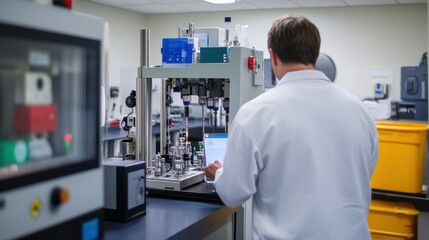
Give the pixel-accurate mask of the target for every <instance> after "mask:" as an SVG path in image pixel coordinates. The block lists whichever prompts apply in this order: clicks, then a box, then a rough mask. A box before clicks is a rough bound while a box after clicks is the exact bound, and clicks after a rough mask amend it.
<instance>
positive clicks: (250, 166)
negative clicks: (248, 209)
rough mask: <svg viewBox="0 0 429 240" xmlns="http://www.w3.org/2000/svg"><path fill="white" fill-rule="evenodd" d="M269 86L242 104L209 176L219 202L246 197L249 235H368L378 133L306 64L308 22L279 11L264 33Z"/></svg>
mask: <svg viewBox="0 0 429 240" xmlns="http://www.w3.org/2000/svg"><path fill="white" fill-rule="evenodd" d="M268 48H269V51H270V56H271V63H272V67H273V71H274V74H275V75H276V77H277V78H278V79H280V81H279V83H278V85H277V86H276V87H275V88H273V89H271V90H270V91H267V92H266V93H264V94H262V95H260V96H258V97H257V98H255V99H253V100H251V101H249V102H248V103H246V104H244V105H243V106H242V107H241V108H240V110H239V111H238V113H237V115H236V117H235V119H234V121H233V123H232V126H231V131H230V133H229V139H228V146H227V151H226V155H225V159H224V166H222V165H221V163H220V162H216V163H214V164H211V165H210V166H208V167H207V168H206V169H205V172H206V175H207V176H208V177H215V182H214V185H215V188H216V191H217V193H218V194H219V196H220V198H221V199H222V201H223V202H224V203H225V204H226V205H227V206H229V207H236V206H239V205H240V204H242V203H243V202H245V201H246V200H248V199H249V198H250V197H252V196H253V209H252V212H253V230H252V231H253V232H252V234H253V239H317V240H320V239H323V240H326V239H341V240H346V239H351V240H357V239H359V240H363V239H370V238H371V237H370V233H369V230H368V225H367V216H368V209H369V204H370V201H371V187H370V178H371V175H372V173H373V171H374V168H375V165H376V162H377V157H378V136H377V131H376V128H375V124H374V122H373V120H372V119H371V118H370V116H369V115H368V113H367V111H366V110H365V108H364V107H363V105H362V103H361V101H360V100H359V99H358V98H356V97H355V96H353V95H351V94H349V93H348V92H346V91H345V90H343V89H341V88H339V87H338V86H336V85H335V84H333V83H332V82H331V81H330V80H329V79H328V78H327V77H326V76H325V75H324V74H323V73H322V72H319V71H316V70H314V65H315V63H316V59H317V57H318V55H319V49H320V35H319V31H318V30H317V28H316V26H315V25H314V24H313V23H311V22H310V21H308V20H307V19H306V18H303V17H290V16H289V17H282V18H280V19H278V20H276V21H275V22H274V23H273V26H272V27H271V29H270V31H269V33H268Z"/></svg>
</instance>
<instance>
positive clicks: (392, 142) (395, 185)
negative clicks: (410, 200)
mask: <svg viewBox="0 0 429 240" xmlns="http://www.w3.org/2000/svg"><path fill="white" fill-rule="evenodd" d="M376 126H377V131H378V137H379V152H378V162H377V166H376V167H375V171H374V174H373V176H372V178H371V186H372V188H374V189H380V190H388V191H396V192H405V193H420V192H421V191H422V183H423V173H424V160H425V151H426V139H427V129H428V125H427V124H423V123H413V122H395V121H379V122H376Z"/></svg>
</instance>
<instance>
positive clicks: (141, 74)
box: [136, 30, 264, 238]
mask: <svg viewBox="0 0 429 240" xmlns="http://www.w3.org/2000/svg"><path fill="white" fill-rule="evenodd" d="M146 31H147V30H143V31H142V44H141V45H142V51H143V52H144V53H146V54H148V53H147V52H148V48H149V42H148V41H149V40H148V39H149V37H148V35H149V34H148V32H146ZM144 48H146V49H147V50H143V49H144ZM143 55H144V54H142V58H141V59H142V64H141V65H142V67H140V68H139V69H138V78H137V97H136V100H137V101H136V106H137V107H136V159H138V160H143V161H146V164H147V170H148V175H147V179H146V181H147V187H148V188H150V186H152V187H155V188H158V189H164V188H165V189H176V187H173V188H171V186H169V185H165V184H166V183H165V182H166V181H165V179H162V178H159V177H152V178H151V176H150V174H151V170H150V169H151V168H152V166H151V160H152V159H153V156H154V154H153V153H152V144H153V143H152V126H151V113H152V109H151V106H152V103H151V97H152V91H151V90H152V79H155V78H156V79H162V83H161V84H162V85H161V86H162V87H161V91H162V92H164V93H165V92H166V89H167V87H166V85H167V84H166V82H167V81H168V80H182V79H186V80H191V81H192V80H193V81H198V80H201V79H204V80H205V81H207V82H210V81H215V80H222V81H229V89H228V92H227V93H226V94H228V97H229V109H230V110H229V119H230V122H232V121H233V119H234V117H235V115H236V114H237V111H238V109H239V108H240V106H241V105H243V104H244V103H246V102H248V101H249V100H251V99H253V98H255V97H256V96H258V95H259V94H262V93H263V92H264V70H263V52H262V51H256V50H254V49H250V48H245V47H230V55H229V61H228V63H196V64H188V65H184V66H183V67H177V66H163V67H147V65H148V58H147V56H146V57H144V56H143ZM253 60H255V61H254V62H253V64H254V67H255V68H254V69H249V62H250V61H253ZM162 98H163V99H161V104H162V106H161V119H167V117H168V114H167V110H166V107H165V105H166V104H165V98H166V97H165V95H162ZM160 122H161V126H160V133H161V134H160V145H161V146H165V145H166V143H167V139H166V132H167V128H168V126H167V121H163V120H161V121H160ZM160 149H162V147H160ZM191 172H192V171H191ZM200 172H201V174H200V175H201V178H202V177H203V172H202V171H200ZM185 180H186V179H185ZM186 181H187V180H186ZM198 181H202V179H201V180H198ZM198 181H197V182H198ZM151 182H153V184H151ZM177 184H179V185H180V184H181V183H176V185H177ZM166 186H168V187H166ZM181 188H182V187H181V186H179V187H177V189H179V190H180V189H181ZM251 202H252V200H251V199H250V200H249V201H247V202H246V203H245V204H244V205H243V207H244V209H243V211H240V212H239V213H237V218H236V220H237V225H236V227H237V236H239V237H238V238H243V237H250V236H251Z"/></svg>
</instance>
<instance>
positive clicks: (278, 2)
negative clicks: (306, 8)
mask: <svg viewBox="0 0 429 240" xmlns="http://www.w3.org/2000/svg"><path fill="white" fill-rule="evenodd" d="M247 2H250V3H252V4H253V5H255V6H258V7H260V8H266V9H272V8H297V7H298V5H297V4H296V3H293V2H291V1H287V0H266V1H261V0H247Z"/></svg>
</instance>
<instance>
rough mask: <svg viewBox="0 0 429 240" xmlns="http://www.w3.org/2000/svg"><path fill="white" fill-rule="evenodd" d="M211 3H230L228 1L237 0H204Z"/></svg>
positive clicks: (233, 1)
mask: <svg viewBox="0 0 429 240" xmlns="http://www.w3.org/2000/svg"><path fill="white" fill-rule="evenodd" d="M204 1H206V2H209V3H213V4H228V3H235V0H204Z"/></svg>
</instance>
